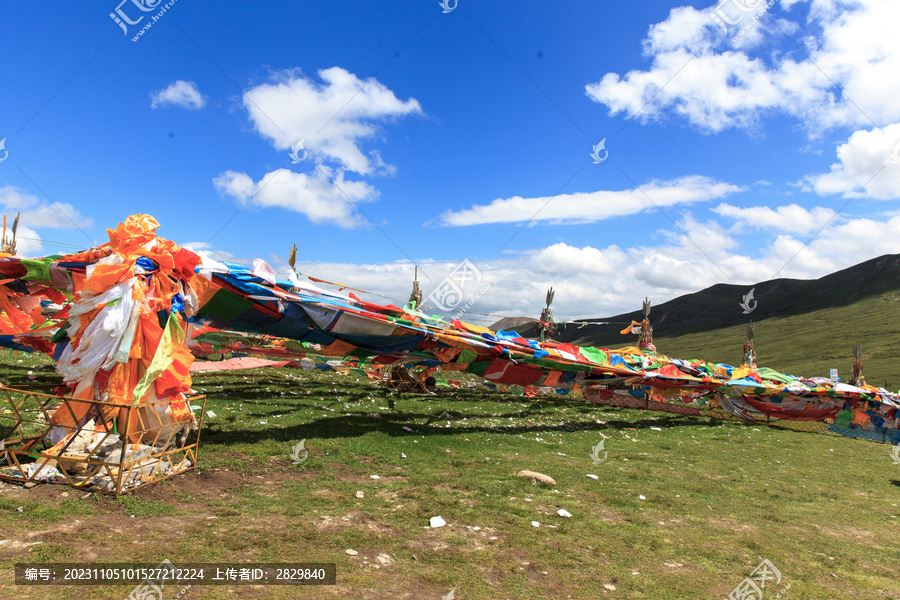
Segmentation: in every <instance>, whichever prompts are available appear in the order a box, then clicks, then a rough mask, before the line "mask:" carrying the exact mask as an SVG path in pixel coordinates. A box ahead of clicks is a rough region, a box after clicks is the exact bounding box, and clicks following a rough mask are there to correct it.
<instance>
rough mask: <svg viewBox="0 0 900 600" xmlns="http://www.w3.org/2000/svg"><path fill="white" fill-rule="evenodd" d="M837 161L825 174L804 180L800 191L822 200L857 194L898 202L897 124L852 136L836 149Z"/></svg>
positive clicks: (899, 132)
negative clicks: (827, 197) (832, 195)
mask: <svg viewBox="0 0 900 600" xmlns="http://www.w3.org/2000/svg"><path fill="white" fill-rule="evenodd" d="M837 157H838V160H839V161H840V162H838V163H835V164H833V165H831V171H830V172H829V173H823V174H819V175H809V176H807V177H805V178H804V179H803V181H802V182H801V183H802V185H803V189H804V190H806V191H810V190H814V191H815V192H816V193H817V194H819V195H822V196H826V195H830V194H843V196H844V197H845V198H846V197H853V196H855V195H856V194H857V193H859V194H860V195H862V196H863V197H867V198H874V199H877V200H897V199H900V123H894V124H892V125H888V126H887V127H885V128H884V129H871V130H860V131H856V132H854V133H853V135H851V136H850V137H849V138H848V139H847V142H846V143H844V144H841V145H840V146H838V149H837ZM876 173H877V175H876Z"/></svg>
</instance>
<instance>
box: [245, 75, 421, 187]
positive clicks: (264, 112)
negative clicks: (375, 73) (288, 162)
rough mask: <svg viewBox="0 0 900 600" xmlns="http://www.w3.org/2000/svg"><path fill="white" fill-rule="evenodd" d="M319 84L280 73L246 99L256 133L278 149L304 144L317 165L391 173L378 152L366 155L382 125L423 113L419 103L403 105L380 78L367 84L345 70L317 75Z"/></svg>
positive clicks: (413, 99)
mask: <svg viewBox="0 0 900 600" xmlns="http://www.w3.org/2000/svg"><path fill="white" fill-rule="evenodd" d="M318 76H319V81H316V80H315V79H313V78H311V77H306V76H304V75H303V74H302V73H300V71H298V70H288V71H281V72H279V73H277V74H275V76H274V80H273V81H272V82H269V83H264V84H261V85H258V86H256V87H254V88H252V89H251V90H249V91H248V92H247V93H246V94H244V107H245V108H246V109H247V113H248V114H249V117H250V122H251V124H252V125H253V127H254V129H256V131H257V132H258V133H259V134H260V135H261V136H263V137H264V138H267V139H269V140H270V141H271V142H272V144H273V145H274V146H275V148H277V149H279V150H285V149H288V148H291V147H293V146H294V145H295V144H296V143H297V142H299V141H300V140H303V142H304V148H305V149H306V150H307V151H309V152H310V153H311V154H312V155H313V156H314V157H315V158H316V159H317V160H320V161H322V160H327V161H334V162H336V163H338V164H339V165H340V166H341V168H343V169H346V170H348V171H352V172H354V173H358V174H360V175H369V174H372V173H376V172H385V171H387V172H390V171H391V167H390V166H389V165H387V164H385V163H384V162H383V161H382V160H381V157H380V155H379V154H378V153H377V152H374V151H372V152H369V153H367V154H366V153H363V151H362V150H361V148H360V144H361V142H362V141H363V140H367V139H371V138H373V137H375V135H376V133H377V132H378V124H379V123H380V122H384V121H389V120H394V119H398V118H400V117H403V116H406V115H412V114H422V109H421V107H420V106H419V102H418V101H417V100H416V99H415V98H410V99H409V100H405V101H404V100H400V99H399V98H397V96H396V95H395V94H394V92H393V91H391V90H390V89H388V88H387V86H385V85H384V84H382V83H380V82H378V81H377V80H376V79H375V78H370V79H366V80H362V79H360V78H358V77H357V76H356V75H354V74H353V73H350V72H348V71H346V70H345V69H342V68H340V67H332V68H330V69H324V70H321V71H319V72H318Z"/></svg>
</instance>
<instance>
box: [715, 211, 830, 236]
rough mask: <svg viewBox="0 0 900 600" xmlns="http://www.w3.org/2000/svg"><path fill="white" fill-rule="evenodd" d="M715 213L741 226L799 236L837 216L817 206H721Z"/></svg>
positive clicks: (816, 229)
mask: <svg viewBox="0 0 900 600" xmlns="http://www.w3.org/2000/svg"><path fill="white" fill-rule="evenodd" d="M713 212H715V213H716V214H719V215H722V216H723V217H728V218H731V219H734V220H735V221H737V222H738V223H739V225H741V226H746V227H753V228H755V229H773V230H778V231H787V232H793V233H795V234H798V235H802V234H806V233H813V232H815V231H818V230H819V228H821V227H822V226H824V225H825V224H826V223H828V222H829V221H831V219H833V218H834V216H835V212H834V210H832V209H830V208H824V207H822V206H816V207H813V208H812V209H806V208H803V207H802V206H798V205H796V204H789V205H787V206H779V207H777V208H774V209H773V208H771V207H769V206H749V207H738V206H732V205H730V204H720V205H719V206H717V207H716V208H714V209H713Z"/></svg>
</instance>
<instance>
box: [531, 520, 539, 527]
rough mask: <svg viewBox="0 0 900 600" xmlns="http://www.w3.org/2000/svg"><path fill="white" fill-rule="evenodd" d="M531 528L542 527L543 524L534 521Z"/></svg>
mask: <svg viewBox="0 0 900 600" xmlns="http://www.w3.org/2000/svg"><path fill="white" fill-rule="evenodd" d="M531 526H532V527H540V526H541V524H540V523H538V522H537V521H532V522H531Z"/></svg>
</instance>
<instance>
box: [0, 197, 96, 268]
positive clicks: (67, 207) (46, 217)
mask: <svg viewBox="0 0 900 600" xmlns="http://www.w3.org/2000/svg"><path fill="white" fill-rule="evenodd" d="M0 206H2V209H3V212H4V213H5V214H6V215H7V221H8V227H9V228H10V229H11V228H12V224H13V222H14V220H15V218H16V214H20V217H19V226H18V229H17V230H16V251H17V254H18V255H20V256H41V255H43V254H44V253H45V252H44V246H43V243H42V239H41V235H40V234H39V233H38V232H37V231H36V230H37V229H44V228H51V229H76V228H82V227H90V226H91V224H92V222H93V221H92V220H91V219H89V218H87V217H85V216H84V215H82V214H81V213H80V212H78V210H77V209H76V208H75V207H74V206H72V205H71V204H66V203H58V202H57V203H47V202H43V201H42V200H41V199H40V198H38V197H37V196H34V195H32V194H29V193H27V192H23V191H22V190H20V189H19V188H17V187H14V186H11V185H7V186H3V187H0Z"/></svg>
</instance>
